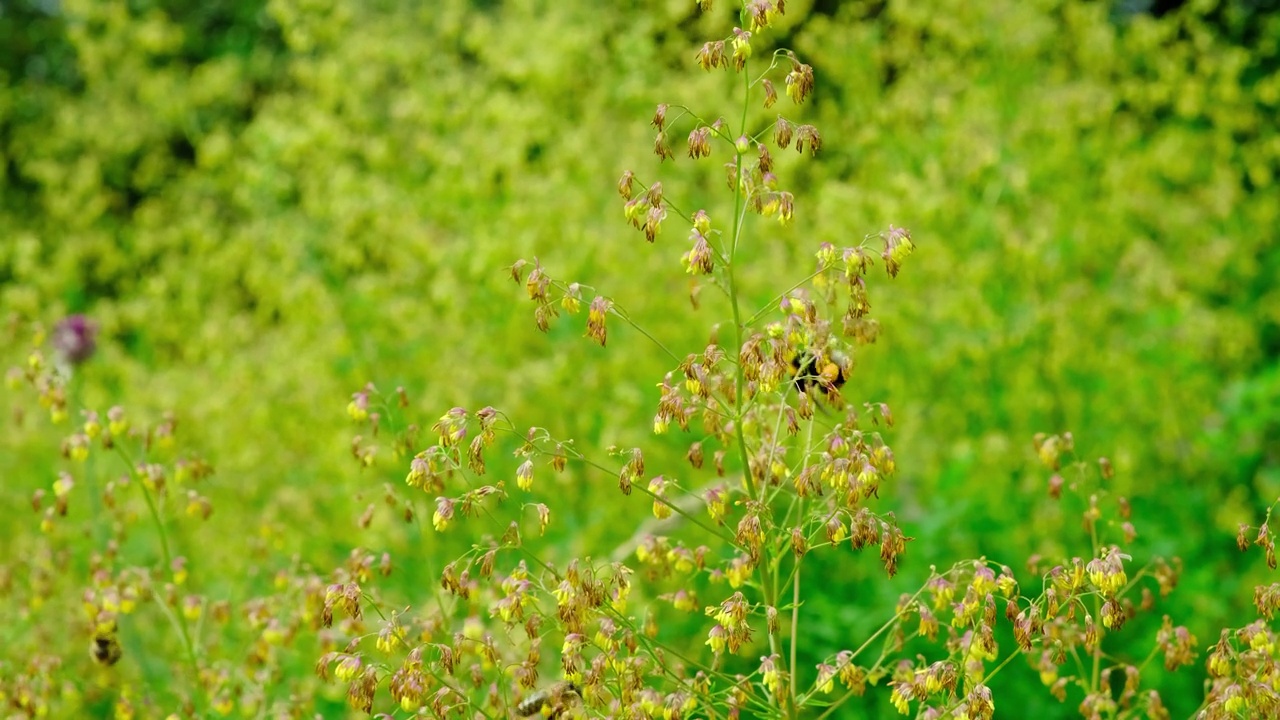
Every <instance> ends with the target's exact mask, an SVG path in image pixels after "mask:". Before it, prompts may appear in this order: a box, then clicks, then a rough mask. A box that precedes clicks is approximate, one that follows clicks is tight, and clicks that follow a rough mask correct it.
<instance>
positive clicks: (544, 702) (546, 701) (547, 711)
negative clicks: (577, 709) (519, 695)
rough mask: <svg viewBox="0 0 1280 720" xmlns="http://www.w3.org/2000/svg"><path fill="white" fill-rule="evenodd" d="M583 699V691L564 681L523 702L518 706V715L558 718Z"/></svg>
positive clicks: (536, 693)
mask: <svg viewBox="0 0 1280 720" xmlns="http://www.w3.org/2000/svg"><path fill="white" fill-rule="evenodd" d="M581 699H582V690H581V689H580V688H579V687H578V686H577V685H575V684H573V683H571V682H568V681H567V680H562V681H560V682H558V683H555V684H553V685H551V686H550V687H547V688H544V689H542V690H539V691H538V692H535V693H533V694H532V695H530V696H528V697H526V698H525V699H523V700H521V701H520V704H519V705H516V715H519V716H520V717H530V716H533V715H538V714H541V715H542V717H545V718H558V717H561V716H562V715H564V713H565V711H566V710H567V709H568V707H569V705H570V704H572V703H573V702H574V701H575V700H581Z"/></svg>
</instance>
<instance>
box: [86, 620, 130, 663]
mask: <svg viewBox="0 0 1280 720" xmlns="http://www.w3.org/2000/svg"><path fill="white" fill-rule="evenodd" d="M123 655H124V648H122V647H120V638H119V637H118V633H117V632H116V624H115V621H111V622H106V623H99V624H98V626H97V627H95V628H94V630H93V640H92V641H91V642H90V643H89V657H92V658H93V661H94V662H96V663H98V664H99V665H107V666H111V665H115V664H116V663H118V662H120V658H121V657H122V656H123Z"/></svg>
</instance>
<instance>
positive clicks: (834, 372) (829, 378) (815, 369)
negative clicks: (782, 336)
mask: <svg viewBox="0 0 1280 720" xmlns="http://www.w3.org/2000/svg"><path fill="white" fill-rule="evenodd" d="M850 365H851V363H850V362H849V358H848V356H847V355H845V354H844V353H841V352H839V351H836V352H824V353H815V352H806V353H804V354H803V355H796V356H795V357H793V358H791V368H792V374H793V377H794V380H793V381H794V382H795V386H796V389H797V390H799V391H800V392H803V393H810V392H812V391H813V390H814V389H821V390H825V391H826V393H827V395H828V396H829V397H833V398H834V397H835V396H836V395H837V394H838V391H839V390H840V387H841V386H843V385H844V383H845V380H847V379H848V378H849V372H850V369H851V368H850Z"/></svg>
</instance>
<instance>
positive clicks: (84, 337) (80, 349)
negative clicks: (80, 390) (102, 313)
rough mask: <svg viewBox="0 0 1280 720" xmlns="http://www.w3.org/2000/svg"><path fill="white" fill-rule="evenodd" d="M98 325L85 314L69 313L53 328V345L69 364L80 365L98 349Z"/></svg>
mask: <svg viewBox="0 0 1280 720" xmlns="http://www.w3.org/2000/svg"><path fill="white" fill-rule="evenodd" d="M97 337H98V326H97V325H96V324H95V323H94V322H93V321H91V320H90V319H89V318H87V317H85V316H84V315H69V316H67V317H65V318H63V319H62V320H61V321H60V322H59V323H58V325H57V326H56V327H55V328H54V329H53V338H52V341H53V347H54V348H55V349H56V350H57V351H58V354H59V355H60V356H61V357H62V359H63V360H65V361H66V362H67V364H69V365H79V364H81V363H83V362H84V361H86V360H88V359H89V358H91V357H93V352H94V350H97V349H98V343H97Z"/></svg>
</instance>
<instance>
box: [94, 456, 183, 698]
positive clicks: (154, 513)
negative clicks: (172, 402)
mask: <svg viewBox="0 0 1280 720" xmlns="http://www.w3.org/2000/svg"><path fill="white" fill-rule="evenodd" d="M115 448H116V452H117V454H119V456H120V458H121V459H122V460H123V461H124V463H125V466H126V467H127V468H128V469H129V472H130V473H131V474H132V475H133V476H134V478H135V479H136V480H137V482H138V485H140V486H141V487H142V497H143V499H145V500H146V502H147V510H148V512H149V513H150V515H151V522H152V524H153V525H155V528H156V534H157V535H159V537H160V552H161V554H162V555H163V557H164V567H165V570H166V572H172V571H173V551H172V550H171V549H170V545H169V533H168V531H167V530H166V529H165V526H164V520H163V519H162V518H161V517H160V509H159V507H157V505H156V500H155V497H153V496H152V494H151V489H150V488H148V487H147V482H146V480H144V479H143V478H142V477H141V474H140V473H139V472H138V469H137V466H136V465H134V463H133V459H132V458H130V457H129V453H128V451H127V450H125V449H124V447H123V446H122V445H121V444H120V442H116V444H115ZM158 604H159V606H160V607H161V610H162V611H163V612H164V613H165V615H166V616H168V617H169V621H170V622H171V623H173V624H174V625H176V626H177V627H178V634H179V635H180V636H181V638H182V646H183V649H184V650H185V651H186V655H187V662H188V663H189V664H190V665H191V680H192V682H193V683H195V688H193V689H198V688H199V687H200V661H199V660H198V659H197V657H196V647H195V642H194V640H193V639H192V637H191V629H190V628H189V627H188V626H187V618H186V615H185V614H184V613H183V612H182V609H181V608H178V610H177V612H169V608H168V607H167V606H165V604H164V600H163V599H159V603H158ZM198 697H199V693H198V692H196V693H193V697H192V701H193V702H194V703H195V704H196V709H197V713H196V714H197V715H199V714H200V713H199V712H198V711H199V709H200V705H201V703H200V702H199V700H198V699H197V698H198Z"/></svg>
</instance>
